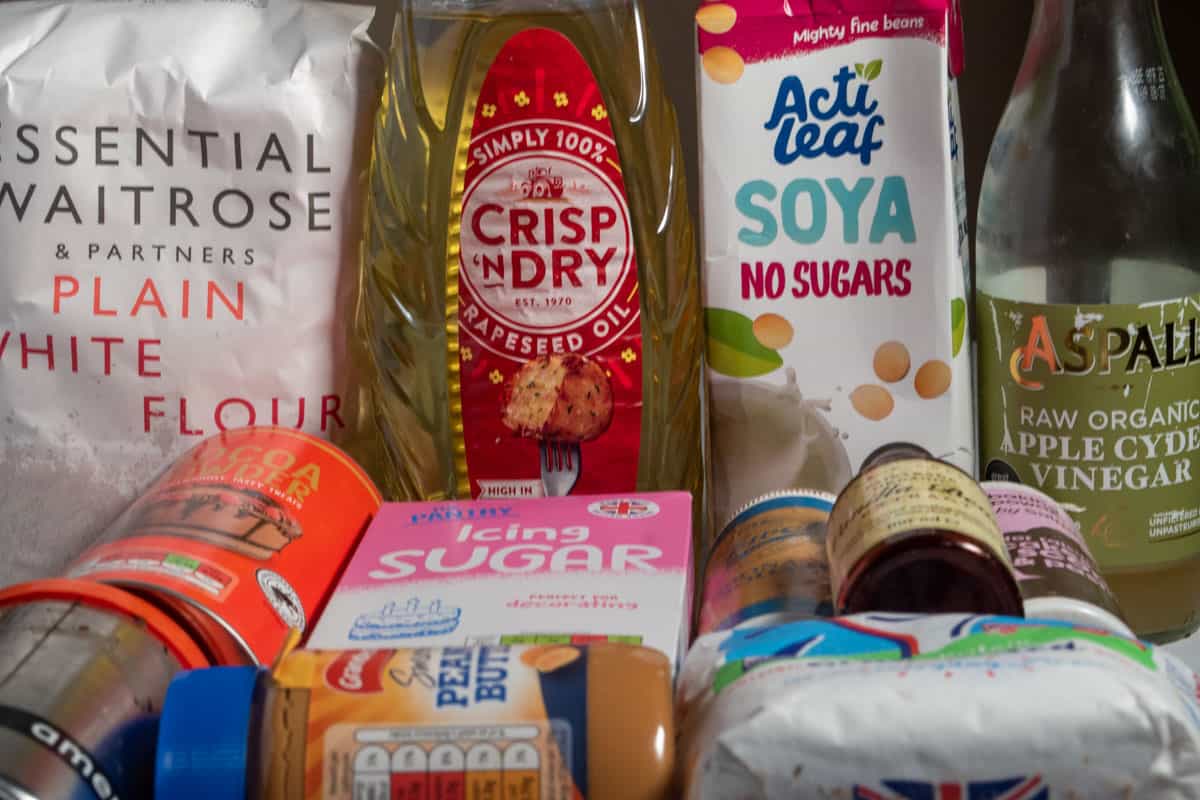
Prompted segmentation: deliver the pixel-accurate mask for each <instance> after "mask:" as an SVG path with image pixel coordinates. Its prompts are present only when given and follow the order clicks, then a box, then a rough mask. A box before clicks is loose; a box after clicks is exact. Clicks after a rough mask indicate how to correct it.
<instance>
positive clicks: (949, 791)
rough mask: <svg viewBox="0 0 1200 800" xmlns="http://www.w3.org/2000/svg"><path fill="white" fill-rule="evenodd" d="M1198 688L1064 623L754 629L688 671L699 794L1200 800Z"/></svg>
mask: <svg viewBox="0 0 1200 800" xmlns="http://www.w3.org/2000/svg"><path fill="white" fill-rule="evenodd" d="M1198 688H1200V681H1198V680H1197V677H1196V675H1195V674H1194V673H1193V672H1192V671H1191V670H1189V669H1188V668H1187V667H1185V666H1184V665H1183V664H1182V662H1180V661H1177V660H1176V659H1175V658H1174V657H1172V656H1169V655H1167V654H1166V653H1163V652H1162V651H1161V650H1157V649H1155V648H1152V647H1151V646H1150V645H1147V644H1143V643H1141V642H1138V641H1137V640H1135V639H1126V638H1123V637H1121V636H1117V635H1113V634H1109V633H1107V632H1105V631H1102V630H1099V629H1096V628H1085V627H1076V626H1072V625H1071V624H1070V623H1066V622H1062V623H1057V622H1046V621H1033V620H1030V621H1026V620H1020V619H1012V618H1005V617H980V616H963V615H939V616H924V617H915V616H911V615H910V616H905V615H898V614H863V615H859V616H854V617H845V618H842V619H835V620H806V621H796V622H789V623H785V624H781V625H775V626H758V627H755V626H750V627H745V626H744V627H741V628H738V629H736V630H732V631H727V632H723V633H716V634H710V635H709V636H705V637H702V638H701V639H698V640H697V641H696V644H695V645H694V646H693V647H692V650H691V651H690V652H689V653H688V658H687V662H686V663H685V665H684V668H683V670H682V672H681V673H680V677H679V681H678V696H679V697H678V699H679V705H680V707H681V708H682V709H683V713H684V714H685V717H684V725H683V734H682V739H681V743H680V753H681V759H680V767H681V771H682V773H683V781H684V784H685V787H686V790H685V792H684V797H685V798H687V800H702V799H707V798H730V797H736V798H740V799H741V800H766V798H775V797H790V798H847V800H849V798H855V800H870V799H871V798H885V797H886V798H900V797H907V798H934V797H937V798H950V797H957V798H965V799H969V800H975V799H976V798H978V799H979V800H982V799H983V798H995V800H1000V798H1008V799H1009V800H1017V798H1021V799H1022V800H1050V798H1088V800H1108V799H1110V798H1111V800H1123V799H1124V798H1167V797H1170V798H1200V705H1198V704H1197V700H1196V697H1197V689H1198ZM851 743H852V744H851ZM851 746H852V748H853V753H854V757H853V758H847V757H846V755H847V752H848V749H849V748H850V747H851Z"/></svg>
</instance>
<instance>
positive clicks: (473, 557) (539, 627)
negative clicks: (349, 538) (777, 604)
mask: <svg viewBox="0 0 1200 800" xmlns="http://www.w3.org/2000/svg"><path fill="white" fill-rule="evenodd" d="M691 508H692V501H691V497H690V496H689V495H688V494H687V493H686V492H660V493H648V494H628V495H613V496H592V497H553V498H539V499H530V500H516V501H506V500H480V501H476V502H442V503H387V504H385V505H384V506H383V508H382V510H380V512H379V514H378V515H377V516H376V517H375V520H374V521H373V522H372V523H371V526H370V527H369V528H368V529H367V532H366V534H365V535H364V536H363V540H362V543H361V544H360V545H359V547H358V550H357V551H356V552H355V554H354V556H353V558H351V560H350V564H349V566H348V567H347V568H346V572H345V574H343V576H342V579H341V581H340V582H339V583H338V586H337V588H336V589H335V590H334V593H333V596H332V597H331V598H330V600H329V603H328V604H327V605H326V607H325V611H324V613H322V614H321V617H320V619H319V620H318V621H317V625H316V627H315V629H314V630H313V632H312V635H311V637H310V638H309V641H308V646H309V647H312V648H318V649H340V648H387V647H427V646H429V647H432V646H445V645H462V644H477V643H478V644H485V643H486V644H524V643H531V644H541V643H546V644H549V643H564V644H565V643H572V642H578V643H584V642H591V641H604V640H609V641H621V642H628V643H632V644H642V645H645V646H647V647H653V648H655V649H657V650H660V651H662V652H664V653H666V654H667V655H668V656H670V657H671V658H672V659H673V660H674V662H675V664H676V665H678V663H679V660H680V659H681V658H682V656H683V653H684V652H685V650H686V647H687V644H688V637H689V622H690V619H691V596H692V586H691V581H692V530H691V518H692V517H691Z"/></svg>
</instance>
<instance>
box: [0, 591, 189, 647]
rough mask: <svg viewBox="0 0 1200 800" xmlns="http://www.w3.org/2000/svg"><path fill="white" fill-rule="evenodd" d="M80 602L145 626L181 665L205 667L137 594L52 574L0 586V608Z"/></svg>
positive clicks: (176, 628) (174, 627)
mask: <svg viewBox="0 0 1200 800" xmlns="http://www.w3.org/2000/svg"><path fill="white" fill-rule="evenodd" d="M46 600H49V601H58V602H62V603H80V604H82V605H85V606H88V607H89V608H95V609H99V610H101V611H111V612H115V613H117V614H120V615H122V616H125V617H129V618H131V619H134V620H137V621H138V622H140V623H143V624H144V625H145V626H146V629H147V630H148V631H149V632H150V633H151V635H153V636H154V637H155V638H156V639H158V640H159V642H161V643H162V645H163V646H164V647H166V648H167V652H169V653H170V654H171V655H172V656H173V657H174V658H175V660H176V661H178V662H179V665H180V666H181V667H183V668H184V669H196V668H198V667H207V666H208V665H209V663H210V662H209V659H208V657H207V656H205V655H204V651H203V650H201V649H200V646H199V645H198V644H197V643H196V641H195V640H194V639H193V638H192V635H191V634H190V633H188V632H187V631H186V630H184V628H182V627H181V626H180V625H179V624H178V623H177V622H175V620H173V619H171V618H170V617H169V616H167V614H165V613H164V612H163V611H161V610H160V609H159V608H157V607H156V606H154V605H152V604H150V603H148V602H146V601H145V600H143V599H142V598H140V597H138V596H137V595H134V594H131V593H129V592H126V591H124V590H122V589H118V588H117V587H115V586H109V585H107V584H104V583H99V582H97V581H88V580H78V579H75V578H54V579H51V580H41V581H32V582H30V583H21V584H17V585H16V586H9V587H8V588H6V589H3V590H0V608H3V607H5V606H14V605H19V604H22V603H36V602H40V601H46Z"/></svg>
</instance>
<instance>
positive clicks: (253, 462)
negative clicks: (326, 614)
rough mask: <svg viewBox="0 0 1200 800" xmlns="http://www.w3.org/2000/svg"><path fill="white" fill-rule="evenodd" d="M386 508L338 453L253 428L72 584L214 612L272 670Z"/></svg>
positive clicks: (151, 502)
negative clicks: (117, 588) (144, 594)
mask: <svg viewBox="0 0 1200 800" xmlns="http://www.w3.org/2000/svg"><path fill="white" fill-rule="evenodd" d="M381 502H382V498H381V497H380V494H379V490H378V489H376V488H375V485H374V484H373V483H372V482H371V479H370V478H369V477H367V475H366V473H365V472H363V470H362V469H361V468H360V467H359V466H358V465H357V464H355V463H354V462H353V461H352V460H351V459H350V457H349V456H347V455H346V454H344V453H343V452H342V451H341V450H339V449H338V448H337V447H335V446H334V445H332V444H330V443H329V442H326V441H324V440H321V439H317V438H315V437H313V436H310V435H308V434H305V433H301V432H299V431H295V430H289V429H284V428H268V427H259V428H242V429H239V430H232V431H227V432H225V433H222V434H220V435H218V436H214V437H213V438H211V439H208V440H206V441H204V442H203V443H201V444H200V445H198V446H196V447H195V448H193V449H192V450H191V451H189V452H188V453H187V454H185V455H184V456H183V457H182V458H181V459H179V461H178V462H176V463H175V464H174V465H173V466H172V467H171V468H170V469H169V470H168V471H167V473H166V474H165V475H164V476H163V477H162V478H161V479H160V480H159V481H158V482H157V483H156V484H155V485H154V486H153V487H151V489H150V490H149V491H148V492H146V493H145V494H144V495H143V496H142V497H140V498H139V499H138V500H137V501H135V502H134V503H133V505H131V506H130V507H129V508H128V509H127V510H126V511H125V513H124V514H122V515H121V516H120V517H119V518H118V519H117V521H116V522H115V523H113V525H112V526H111V527H110V528H109V529H108V531H107V533H106V534H105V536H103V537H102V541H101V543H100V544H97V545H96V546H95V547H93V548H91V549H90V550H88V551H87V552H86V553H84V555H83V556H82V557H81V558H80V559H79V560H78V561H77V562H76V563H75V564H74V565H73V566H72V568H71V569H70V573H69V574H70V575H71V576H72V577H87V578H90V579H93V580H98V581H103V582H105V583H110V584H117V585H121V586H127V587H131V588H137V589H141V590H143V591H149V592H151V593H154V594H160V595H165V596H167V597H169V598H170V601H174V602H179V601H182V602H184V603H187V604H190V605H191V606H193V607H196V608H199V609H200V610H201V611H203V612H205V614H204V615H196V614H189V615H188V616H189V617H190V618H192V619H198V620H207V621H210V622H211V624H212V625H216V626H219V627H220V628H222V629H223V630H224V632H225V633H227V634H229V635H230V636H232V637H233V638H234V639H235V640H237V641H238V642H239V643H240V644H241V646H242V648H243V649H244V650H245V651H246V653H247V655H248V656H250V657H252V658H253V659H254V660H256V661H258V662H260V663H269V662H271V661H272V660H273V659H274V658H275V655H276V654H277V653H278V652H279V649H280V646H281V645H282V644H283V641H284V638H285V636H286V635H287V632H288V630H289V629H290V628H296V629H298V630H300V631H304V630H306V629H307V626H308V625H309V623H310V622H312V620H313V618H314V616H315V614H316V612H317V611H318V610H319V609H320V607H321V605H322V604H323V603H324V601H325V599H326V597H327V595H328V593H329V591H330V590H331V589H332V586H333V584H334V582H335V581H336V580H337V577H338V575H339V574H340V572H341V570H342V567H343V566H344V565H345V563H346V561H347V559H348V558H349V556H350V554H351V552H352V551H353V549H354V546H355V544H356V543H357V542H358V540H359V537H360V536H361V535H362V532H363V531H364V530H365V529H366V526H367V523H368V522H370V520H371V518H372V517H373V516H374V514H375V512H376V511H378V510H379V507H380V505H381Z"/></svg>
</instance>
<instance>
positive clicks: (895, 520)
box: [828, 460, 1009, 597]
mask: <svg viewBox="0 0 1200 800" xmlns="http://www.w3.org/2000/svg"><path fill="white" fill-rule="evenodd" d="M912 531H953V532H955V533H959V534H962V535H963V536H967V537H970V538H971V539H972V540H973V541H975V542H976V543H978V544H979V545H981V546H983V547H985V548H987V549H988V550H989V551H990V552H991V553H992V555H994V556H995V557H996V558H997V559H998V560H999V561H1001V562H1002V563H1004V564H1008V563H1009V558H1008V549H1007V548H1006V547H1005V544H1004V537H1003V536H1002V535H1001V533H1000V529H999V528H998V527H997V526H996V517H995V515H994V514H993V513H992V507H991V505H990V504H989V503H988V498H987V495H985V494H984V493H983V490H982V489H981V488H979V484H977V483H975V481H973V480H972V479H971V478H970V476H968V475H967V474H965V473H964V472H962V470H959V469H957V468H955V467H952V466H950V465H949V464H943V463H941V462H939V461H929V460H904V461H893V462H891V463H888V464H883V465H881V466H878V467H874V468H872V469H870V470H868V471H867V472H865V473H863V474H862V475H860V476H859V477H858V478H857V479H856V480H855V481H854V483H852V484H850V486H848V487H846V490H845V491H844V492H843V493H842V495H841V496H840V497H839V498H838V502H837V505H836V506H834V509H833V513H832V514H831V515H830V517H829V532H828V544H829V568H830V579H831V582H832V584H833V593H834V597H837V596H838V593H839V592H840V591H841V587H842V584H843V583H844V582H845V580H846V577H847V576H848V575H849V573H850V571H851V570H853V569H854V565H855V564H857V563H858V562H859V560H860V559H861V558H863V556H865V555H867V553H869V552H870V551H871V550H872V549H873V548H874V547H875V546H877V545H879V544H882V543H883V542H886V541H887V540H889V539H891V538H893V537H897V536H902V535H904V534H905V533H909V532H912Z"/></svg>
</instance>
